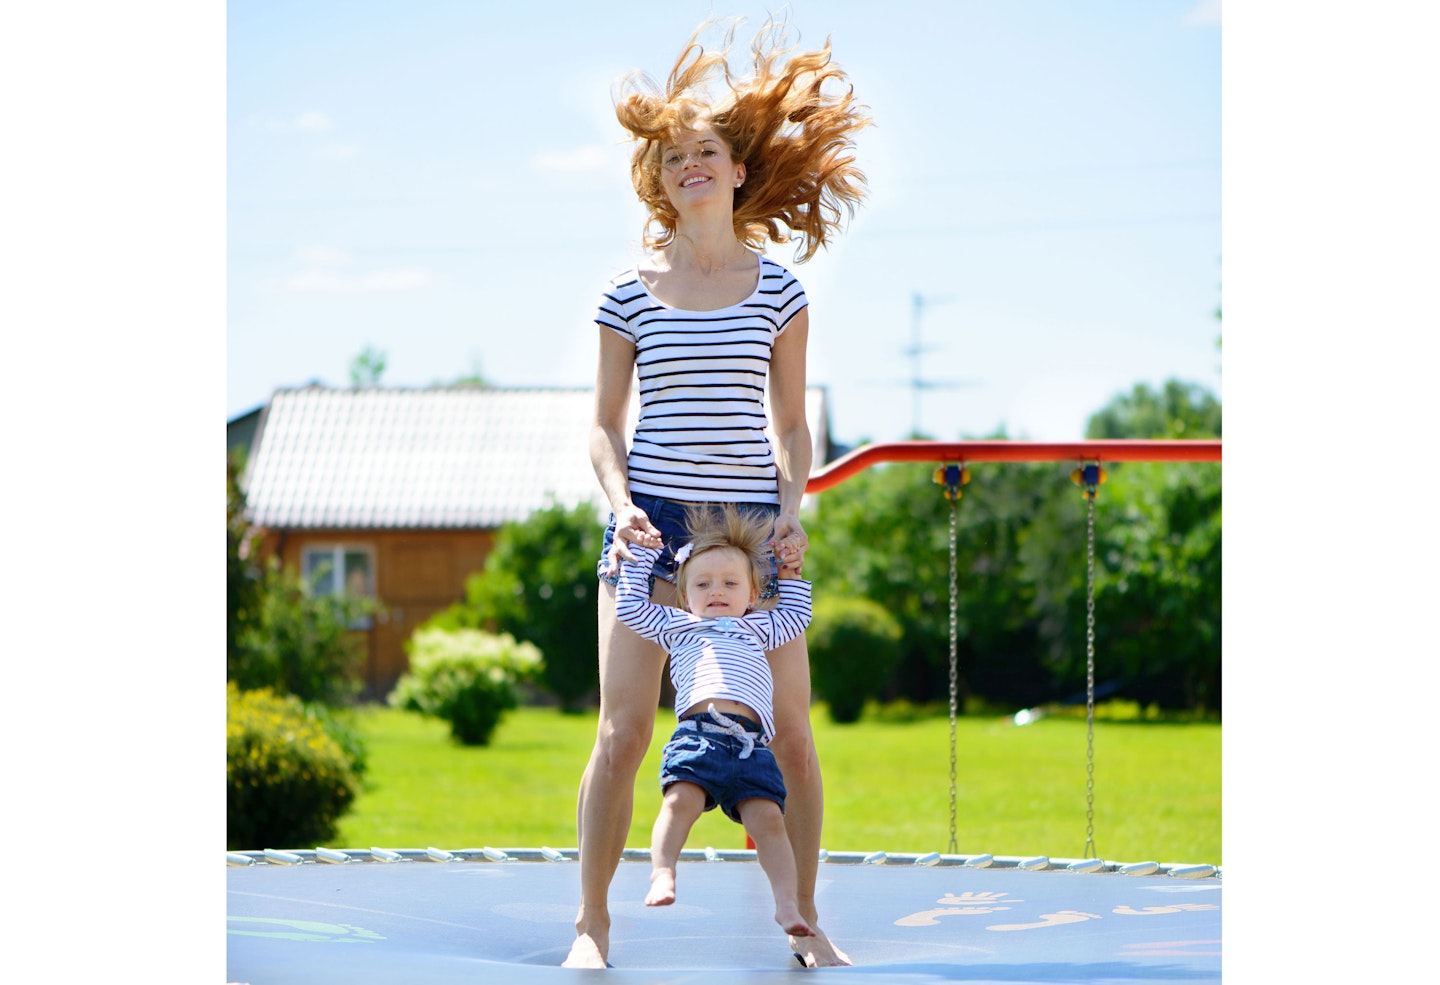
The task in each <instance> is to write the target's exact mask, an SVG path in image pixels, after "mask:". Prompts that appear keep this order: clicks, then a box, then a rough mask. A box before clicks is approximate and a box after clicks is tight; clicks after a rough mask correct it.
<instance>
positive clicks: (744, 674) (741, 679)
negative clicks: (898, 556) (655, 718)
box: [615, 543, 810, 743]
mask: <svg viewBox="0 0 1440 985" xmlns="http://www.w3.org/2000/svg"><path fill="white" fill-rule="evenodd" d="M630 550H631V551H633V552H634V554H635V557H636V560H634V561H625V560H622V561H621V562H620V583H619V584H618V585H616V586H615V614H616V616H618V617H619V619H620V621H621V622H623V623H624V624H625V625H627V626H629V627H630V628H631V629H633V630H634V631H635V632H636V633H637V634H639V635H640V636H643V637H645V639H647V640H653V641H654V642H656V643H659V644H660V646H661V647H663V648H664V650H665V652H666V653H668V654H670V682H671V683H672V684H674V685H675V714H676V715H677V716H679V715H682V714H684V713H685V712H686V711H687V710H688V709H690V708H693V707H694V706H695V705H697V704H699V703H700V702H702V701H712V700H714V699H715V698H725V699H727V700H730V701H739V702H741V703H742V704H745V705H748V706H749V707H751V708H753V709H755V713H756V714H758V715H759V716H760V728H761V741H762V742H765V743H768V742H769V741H770V740H771V739H773V738H774V737H775V707H774V706H775V685H774V683H773V681H772V680H771V677H770V664H769V662H768V661H766V659H765V651H766V650H773V649H775V648H776V647H778V646H780V645H781V644H783V643H786V642H788V641H789V640H792V639H794V638H795V637H797V636H799V635H800V634H801V633H803V632H805V627H806V626H808V625H809V624H810V583H809V582H808V581H805V580H804V579H802V578H781V579H780V601H779V602H778V603H777V604H776V606H775V608H774V609H760V610H757V611H754V612H749V613H746V614H745V615H744V616H743V617H741V618H738V619H737V618H734V617H730V616H725V617H722V618H720V619H706V618H703V617H701V616H697V615H695V614H694V613H692V612H687V611H685V610H684V609H677V608H676V607H674V606H670V605H657V604H655V603H654V602H651V601H650V571H651V569H652V567H653V565H654V564H655V559H656V558H657V557H659V556H660V552H659V551H658V550H655V549H654V548H650V547H641V546H640V545H639V544H634V543H632V544H631V545H630Z"/></svg>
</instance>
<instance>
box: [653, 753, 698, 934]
mask: <svg viewBox="0 0 1440 985" xmlns="http://www.w3.org/2000/svg"><path fill="white" fill-rule="evenodd" d="M703 813H705V791H704V790H703V789H702V788H700V787H698V786H696V785H695V784H693V783H687V782H686V781H684V780H677V781H676V782H675V783H672V784H670V786H668V787H666V788H665V801H664V803H662V804H661V805H660V813H659V814H657V815H656V816H655V829H654V831H653V832H652V833H651V836H650V892H649V893H647V894H646V896H645V905H646V906H669V905H670V904H671V903H673V902H675V863H676V862H677V861H679V859H680V851H681V850H682V849H683V848H684V847H685V839H686V838H687V837H689V835H690V829H691V828H693V827H694V826H695V822H696V821H697V820H698V819H699V817H700V815H701V814H703Z"/></svg>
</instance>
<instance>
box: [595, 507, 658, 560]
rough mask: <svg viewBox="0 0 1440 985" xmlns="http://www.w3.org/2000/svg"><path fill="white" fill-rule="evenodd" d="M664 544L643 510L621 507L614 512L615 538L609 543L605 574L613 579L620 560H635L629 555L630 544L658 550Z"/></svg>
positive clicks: (633, 556) (632, 555)
mask: <svg viewBox="0 0 1440 985" xmlns="http://www.w3.org/2000/svg"><path fill="white" fill-rule="evenodd" d="M664 543H665V541H664V540H663V539H662V538H661V536H660V531H659V529H657V528H656V526H655V524H653V523H651V522H650V517H649V516H648V515H647V514H646V513H645V511H644V510H642V509H641V508H640V507H638V506H636V505H635V504H634V503H631V504H629V505H628V506H623V507H621V508H620V509H618V510H616V511H615V538H614V540H613V541H611V543H610V565H609V567H608V568H607V569H606V574H607V575H610V576H612V577H613V576H614V575H618V574H619V573H620V559H621V558H624V559H625V560H626V561H634V560H635V555H634V554H631V553H630V546H629V545H630V544H639V545H640V546H641V547H653V548H655V549H656V550H658V549H659V548H660V547H661V546H663V545H664Z"/></svg>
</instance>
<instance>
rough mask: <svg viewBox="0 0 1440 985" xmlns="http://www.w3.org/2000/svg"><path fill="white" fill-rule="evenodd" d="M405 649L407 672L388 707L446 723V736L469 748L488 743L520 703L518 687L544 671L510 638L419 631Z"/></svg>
mask: <svg viewBox="0 0 1440 985" xmlns="http://www.w3.org/2000/svg"><path fill="white" fill-rule="evenodd" d="M406 650H407V651H408V652H409V654H410V670H409V672H407V673H406V674H404V675H403V676H402V677H401V678H400V680H399V681H398V682H397V683H396V685H395V690H394V691H392V692H391V694H390V704H392V705H393V706H395V707H396V708H404V709H407V710H409V711H418V712H420V713H421V714H424V715H431V716H433V717H435V718H440V719H443V720H445V721H447V722H449V723H450V734H451V735H452V736H453V737H454V738H455V739H456V740H457V741H458V742H461V743H464V744H465V745H469V746H483V745H488V744H489V743H490V737H491V735H492V734H493V733H494V731H495V728H496V726H497V725H499V724H500V718H501V716H502V715H504V714H505V712H507V711H509V710H510V709H511V708H514V707H515V706H516V705H517V704H519V694H518V685H519V684H521V683H522V682H530V681H533V680H534V679H535V678H537V677H538V676H539V675H540V673H541V670H542V664H541V660H540V651H539V650H538V649H536V647H535V646H534V645H533V644H531V643H517V642H515V637H513V636H511V635H509V634H508V633H501V634H494V633H487V632H484V631H482V630H478V629H435V628H431V629H418V630H416V631H415V634H414V635H413V636H412V637H411V638H410V640H409V642H408V643H407V644H406Z"/></svg>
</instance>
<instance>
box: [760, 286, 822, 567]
mask: <svg viewBox="0 0 1440 985" xmlns="http://www.w3.org/2000/svg"><path fill="white" fill-rule="evenodd" d="M809 334H810V309H809V308H808V307H807V308H804V309H802V310H801V311H800V312H799V313H798V314H797V315H795V317H794V318H792V319H790V324H789V325H788V326H787V327H786V329H785V331H784V332H782V333H781V335H780V337H779V338H778V339H776V340H775V348H774V349H773V350H772V351H771V353H770V413H771V417H772V420H771V422H770V423H771V426H772V427H773V428H774V431H775V466H776V469H777V471H778V472H779V482H780V515H779V516H777V517H776V518H775V540H776V554H777V556H778V557H779V558H780V560H781V563H782V566H783V567H785V568H787V569H792V570H798V566H799V563H800V561H801V559H802V557H803V555H804V552H805V548H806V547H807V546H808V544H809V541H808V539H807V538H806V536H805V530H804V528H802V527H801V526H800V498H801V497H802V496H804V495H805V484H806V483H807V482H808V481H809V480H810V466H811V459H812V457H813V450H812V449H813V447H814V445H813V442H812V440H811V437H810V422H809V420H808V419H807V418H806V417H805V346H806V342H807V340H808V338H809Z"/></svg>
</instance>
